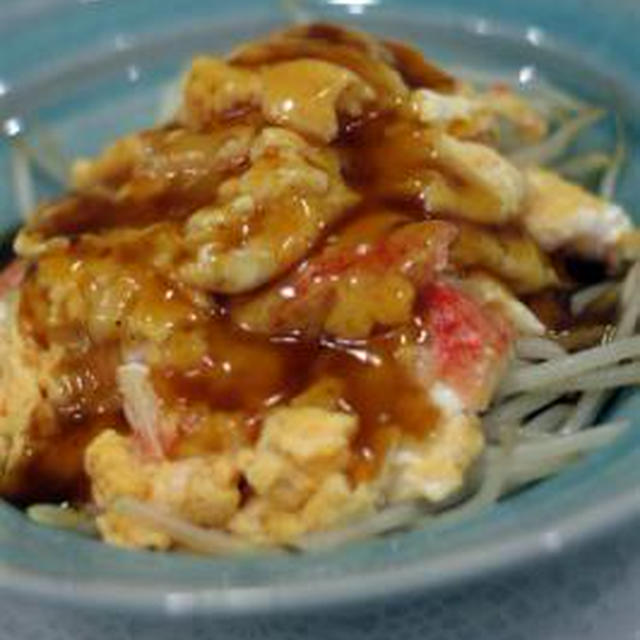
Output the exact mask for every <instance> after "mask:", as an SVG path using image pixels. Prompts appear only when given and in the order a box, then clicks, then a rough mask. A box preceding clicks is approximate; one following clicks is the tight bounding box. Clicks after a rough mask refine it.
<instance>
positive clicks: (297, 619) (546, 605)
mask: <svg viewBox="0 0 640 640" xmlns="http://www.w3.org/2000/svg"><path fill="white" fill-rule="evenodd" d="M103 638H104V639H108V640H133V639H135V640H176V639H179V640H190V639H199V640H204V639H213V640H218V639H224V640H236V639H237V640H249V639H253V640H258V639H259V640H270V639H271V638H277V639H279V640H298V639H302V638H304V639H305V640H309V639H311V640H313V639H318V640H319V639H320V638H322V640H329V639H334V638H335V639H337V640H343V639H344V640H347V639H348V640H365V639H366V640H379V639H383V638H384V639H389V638H402V640H414V639H415V640H417V639H420V640H425V639H430V638H435V639H437V640H454V639H455V640H462V639H464V640H485V639H486V640H489V639H491V640H533V639H534V638H535V639H538V638H544V639H545V640H556V639H557V640H571V639H573V638H580V640H602V639H604V638H606V640H640V521H634V522H631V523H629V524H628V525H626V526H625V527H624V528H623V529H620V530H618V531H616V532H615V533H613V534H610V535H607V536H606V537H602V538H599V539H597V540H594V541H592V542H589V543H586V544H584V545H582V546H581V547H580V548H577V549H571V550H567V551H565V552H564V553H561V554H559V555H558V556H556V557H554V558H552V559H551V560H545V561H544V562H541V563H540V562H539V563H532V564H529V565H527V566H525V567H522V568H519V569H516V570H511V571H507V572H502V573H500V574H498V575H494V576H490V577H485V578H483V579H482V580H479V581H476V582H474V583H471V584H467V585H465V586H462V587H458V588H455V589H450V590H448V591H447V592H445V593H436V594H434V593H432V594H430V595H429V594H427V595H423V596H420V597H415V598H412V599H410V600H406V599H405V600H403V601H395V602H383V603H374V604H371V605H368V606H361V607H359V608H358V609H349V610H337V611H333V612H325V613H322V614H308V615H303V614H297V615H292V616H288V617H278V618H262V619H257V620H256V619H252V620H233V621H222V622H219V621H215V620H207V619H206V618H200V619H195V618H194V619H182V620H180V621H172V620H169V621H167V620H158V619H156V620H153V619H148V618H147V619H145V618H139V617H138V618H136V617H131V616H128V615H117V614H113V613H109V614H107V613H100V614H95V613H94V614H91V613H85V612H82V613H79V612H77V611H70V610H64V609H57V608H51V607H42V606H39V605H37V604H35V603H28V602H17V601H14V600H12V599H7V598H6V596H4V597H0V639H2V640H5V639H7V640H9V639H11V640H14V639H15V640H23V639H24V640H31V639H33V640H36V639H37V640H102V639H103Z"/></svg>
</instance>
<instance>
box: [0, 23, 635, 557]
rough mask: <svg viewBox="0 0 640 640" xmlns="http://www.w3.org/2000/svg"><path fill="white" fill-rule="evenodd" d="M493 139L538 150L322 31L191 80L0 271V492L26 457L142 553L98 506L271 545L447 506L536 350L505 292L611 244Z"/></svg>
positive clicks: (134, 528) (525, 315)
mask: <svg viewBox="0 0 640 640" xmlns="http://www.w3.org/2000/svg"><path fill="white" fill-rule="evenodd" d="M505 127H511V128H512V129H514V130H516V132H517V134H518V136H519V138H520V139H522V140H527V141H535V140H539V139H540V138H541V137H543V136H544V135H545V134H546V133H547V121H546V119H545V118H544V117H543V115H541V114H540V113H538V112H537V111H536V110H535V109H534V108H533V107H531V106H530V105H528V104H527V103H526V102H524V101H523V100H522V99H521V98H519V97H518V96H517V95H515V94H514V93H513V92H511V91H508V90H506V89H505V88H504V87H498V86H496V87H493V88H491V89H489V90H487V91H484V92H476V91H473V90H472V89H471V88H469V87H465V86H464V85H462V84H461V83H458V82H456V81H455V80H454V79H453V78H451V77H450V76H448V75H447V74H446V73H444V72H442V71H440V70H439V69H437V68H436V67H434V66H433V65H431V64H429V63H427V62H426V61H425V60H423V59H422V57H421V55H420V54H419V53H418V52H416V51H414V50H412V49H410V48H409V47H406V46H405V45H400V44H397V43H391V42H383V41H378V40H377V39H374V38H372V37H369V36H366V35H364V34H359V33H354V32H350V31H347V30H345V29H340V28H337V27H332V26H330V25H309V26H301V27H295V28H293V29H289V30H286V31H283V32H280V33H276V34H274V35H272V36H269V37H267V38H266V39H264V40H260V41H257V42H253V43H249V44H248V45H246V46H244V47H242V48H240V49H238V50H237V51H235V52H233V53H232V54H231V55H230V56H229V57H228V58H226V59H219V58H213V57H205V56H202V57H198V58H196V59H195V60H194V61H193V63H192V65H191V67H190V69H189V70H188V72H187V73H186V75H185V77H184V79H183V85H182V103H181V106H180V108H179V110H178V112H177V113H176V114H175V118H174V119H173V120H172V121H171V122H169V123H167V124H166V125H164V126H162V127H158V128H155V129H151V130H148V131H143V132H140V133H136V134H132V135H129V136H126V137H124V138H122V139H121V140H119V141H117V142H115V143H114V144H113V145H111V146H110V147H108V148H107V149H105V150H104V151H103V152H102V153H101V154H100V155H99V156H97V157H96V158H93V159H81V160H79V161H77V162H76V163H75V165H74V167H73V172H72V173H73V176H72V183H73V192H72V193H70V194H67V195H66V196H63V197H61V198H59V199H58V200H55V201H52V202H48V203H44V204H43V205H41V206H40V207H39V209H38V210H37V211H36V213H35V216H34V217H33V219H32V220H31V221H30V222H29V224H28V225H26V227H25V229H23V230H22V231H21V233H20V234H19V236H18V239H17V241H16V245H15V247H16V251H17V253H18V254H19V255H21V256H22V258H23V259H24V260H26V261H28V265H29V269H27V271H26V275H25V274H24V273H22V275H24V281H22V275H21V277H20V278H19V279H12V278H11V277H10V276H11V272H5V274H3V275H0V294H1V296H2V300H1V302H0V305H1V306H0V312H1V313H2V317H1V318H0V491H2V493H3V494H6V495H9V496H12V495H17V494H20V496H24V495H27V496H28V495H31V494H30V493H29V491H30V490H32V493H33V492H34V491H33V490H34V489H35V490H37V491H44V490H46V489H47V487H43V486H38V487H35V488H34V487H33V486H30V485H29V482H28V478H27V476H29V474H28V473H26V472H25V473H24V474H23V475H24V476H25V477H22V475H21V473H22V472H23V471H24V470H25V469H28V465H29V464H35V463H34V461H36V462H37V460H38V454H39V453H40V452H42V451H45V452H46V451H48V452H49V453H50V455H49V458H48V460H49V463H48V464H49V466H48V468H47V473H49V474H51V473H53V476H54V477H53V479H54V480H56V477H55V474H56V472H58V473H59V474H60V475H61V476H62V477H63V478H66V479H67V480H68V479H69V478H67V477H66V476H65V474H67V475H69V476H70V480H71V481H72V482H67V483H66V484H64V485H60V486H65V487H69V486H75V485H78V484H82V486H84V480H86V479H88V481H89V488H90V493H91V496H90V498H87V496H84V495H82V494H81V493H69V495H68V496H67V495H66V494H65V499H66V498H67V497H68V499H69V500H71V501H74V500H77V501H80V502H82V501H85V500H87V499H89V500H90V501H91V503H92V506H93V507H94V508H95V509H97V512H98V516H97V525H98V528H99V530H100V533H101V535H102V536H103V538H104V539H105V540H106V541H108V542H110V543H113V544H116V545H120V546H126V547H130V548H151V549H162V550H166V549H172V548H176V547H177V546H179V544H180V541H179V540H177V539H175V537H173V536H172V534H171V533H169V532H168V531H167V530H165V529H164V528H163V527H162V526H160V525H159V524H156V525H151V524H149V522H145V521H143V520H144V519H142V520H141V519H139V518H137V517H136V516H135V515H134V514H132V513H125V512H123V511H122V510H121V509H120V508H119V506H118V505H119V504H121V503H122V500H123V499H126V498H131V499H135V500H137V501H139V502H142V503H145V505H146V506H148V507H149V508H151V509H157V510H158V511H159V512H161V513H163V514H164V515H165V516H166V517H169V518H174V519H176V520H177V521H179V522H182V523H187V524H189V525H192V526H194V527H199V528H201V530H203V531H204V532H206V530H217V531H221V532H224V533H225V534H227V535H228V534H232V535H235V536H237V537H239V538H242V539H246V540H249V541H253V542H256V543H260V544H263V543H265V544H284V545H287V544H291V543H295V541H296V540H298V539H299V538H300V537H301V536H304V535H305V534H308V533H312V532H316V531H323V530H327V529H330V528H333V527H340V526H343V525H345V524H348V523H351V522H353V521H357V520H358V519H362V518H366V517H367V516H370V515H372V514H375V513H376V512H378V511H379V510H380V509H384V508H385V507H387V506H388V505H391V504H394V503H397V502H402V501H413V500H422V501H427V502H429V503H431V504H434V505H440V506H445V505H447V504H449V503H450V502H452V501H453V500H455V499H457V498H459V497H460V496H462V495H463V494H464V493H465V491H466V490H467V489H468V486H469V478H470V476H471V475H472V474H473V471H474V469H475V467H476V464H477V463H478V461H479V460H480V459H481V456H482V453H483V450H484V446H485V440H484V434H483V429H482V424H481V418H480V415H481V414H482V412H483V411H485V410H486V409H487V407H488V406H489V404H490V402H491V400H492V398H493V397H494V395H495V392H496V389H497V387H498V385H499V384H500V382H501V379H502V377H503V375H504V373H505V371H506V369H507V366H508V364H509V361H510V359H511V355H512V346H513V343H514V340H515V339H516V338H517V337H518V336H519V335H543V334H544V333H545V326H544V325H543V324H542V322H541V321H540V320H539V319H538V318H537V317H536V316H535V315H534V313H533V312H532V311H531V310H530V309H529V308H528V307H527V306H526V304H525V303H524V302H523V300H524V299H526V298H524V297H523V296H526V295H528V294H535V293H538V292H541V291H545V290H554V289H558V288H562V287H566V286H567V282H566V281H565V280H563V278H564V276H563V273H562V269H558V270H556V268H555V267H554V261H553V260H552V259H551V256H550V255H549V254H550V252H552V251H556V250H558V249H563V250H566V251H567V252H569V253H572V254H579V255H583V256H587V257H591V258H609V257H610V254H612V253H614V252H616V251H617V250H618V247H619V244H620V242H621V239H624V237H625V236H626V235H627V232H628V231H629V229H630V228H631V226H630V222H629V220H628V218H627V216H626V214H625V213H624V211H623V210H622V209H621V208H619V207H617V206H616V205H613V204H611V203H609V202H605V201H604V200H602V199H600V198H597V197H596V196H593V195H591V194H589V193H587V192H586V191H584V190H582V189H581V188H579V187H578V186H576V185H573V184H570V183H568V182H566V181H564V180H562V179H561V178H560V177H558V176H557V175H555V174H553V173H551V172H550V171H547V170H545V169H541V168H528V169H522V168H519V167H517V166H515V165H514V164H512V163H511V162H510V161H509V160H508V159H507V158H506V157H505V156H504V155H503V154H502V153H501V152H500V150H499V145H498V144H497V141H498V139H499V137H500V135H501V132H502V130H503V129H504V128H505ZM5 280H7V281H8V280H11V282H10V283H9V286H7V287H5V286H4V284H6V283H5V282H4V281H5ZM14 289H19V291H14ZM521 297H523V298H522V299H521ZM18 307H19V308H18ZM52 460H53V463H51V461H52ZM69 461H71V463H69ZM73 462H75V463H76V464H78V465H81V469H82V472H79V473H77V474H76V475H74V469H75V467H74V466H73ZM67 463H69V468H70V469H71V471H69V470H68V469H66V466H67ZM58 467H59V469H58ZM36 471H37V469H36ZM34 477H35V476H34ZM44 477H49V476H47V475H46V474H45V476H44ZM73 481H76V482H75V485H74V482H73ZM78 481H80V482H78ZM20 491H22V493H20ZM37 491H35V493H36V494H37V495H40V494H39V493H37ZM69 491H70V492H71V489H69ZM174 535H175V534H174ZM203 535H204V534H203Z"/></svg>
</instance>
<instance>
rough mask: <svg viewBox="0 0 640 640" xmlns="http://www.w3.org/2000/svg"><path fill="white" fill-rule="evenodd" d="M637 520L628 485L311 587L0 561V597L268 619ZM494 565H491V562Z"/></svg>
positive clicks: (464, 574) (478, 569)
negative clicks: (84, 571) (174, 580)
mask: <svg viewBox="0 0 640 640" xmlns="http://www.w3.org/2000/svg"><path fill="white" fill-rule="evenodd" d="M638 517H640V492H639V491H638V487H637V486H631V487H628V488H627V489H626V490H624V491H622V492H620V493H619V494H618V495H617V496H616V498H615V499H614V500H612V501H611V502H604V503H598V504H593V505H589V506H588V507H585V508H582V509H580V510H578V511H577V512H576V511H573V512H569V513H568V514H567V515H565V516H563V517H561V518H559V519H556V520H554V521H553V523H552V524H550V525H541V526H538V527H536V528H534V529H533V530H530V531H529V532H528V533H526V534H522V533H519V532H513V533H509V534H508V535H506V536H505V537H500V539H493V540H486V541H484V542H481V543H479V544H477V545H474V546H472V547H470V548H467V549H464V550H458V549H454V550H451V551H448V552H445V553H441V554H439V555H438V556H437V557H435V558H425V559H424V560H423V561H421V562H416V563H414V564H411V565H408V566H403V567H399V568H394V569H393V570H384V569H380V570H376V571H375V572H372V573H370V574H367V580H366V581H365V582H363V580H362V575H361V574H358V573H356V574H353V575H346V576H339V577H331V578H328V579H325V580H322V579H319V580H315V581H314V582H313V584H306V585H300V584H297V583H296V584H293V585H291V586H288V585H282V584H278V585H269V586H261V587H224V588H213V589H206V588H189V589H178V590H171V588H170V587H166V586H159V587H156V586H154V585H149V584H145V585H143V586H132V585H130V584H127V583H126V582H121V581H118V580H115V579H110V580H109V581H102V582H96V581H92V580H90V579H77V578H70V579H68V581H66V582H62V581H60V580H59V579H57V578H55V577H51V576H44V575H38V574H37V573H35V572H30V571H25V570H20V569H15V568H12V567H10V566H7V565H6V564H4V563H3V564H0V592H4V593H6V594H7V595H11V596H16V597H18V598H29V599H33V598H36V599H38V600H41V604H56V605H60V604H63V605H65V606H67V607H70V608H74V609H75V608H93V609H97V610H104V611H113V610H117V611H120V612H128V613H143V614H156V615H157V614H161V615H165V616H169V617H184V616H195V615H215V616H216V617H219V618H237V617H240V616H243V617H246V616H249V615H255V616H258V615H271V614H278V613H285V612H290V611H292V610H296V611H298V612H300V611H313V610H317V609H321V608H326V607H339V606H348V605H354V604H362V603H364V602H368V603H370V602H374V601H376V600H380V599H382V598H393V597H398V596H402V595H406V594H409V593H411V594H412V595H414V596H415V595H417V594H420V593H421V594H425V593H429V592H431V591H433V590H435V589H442V588H445V587H448V586H452V585H453V584H456V585H460V584H462V583H465V582H470V581H472V580H473V579H476V578H478V577H479V576H480V575H483V576H486V575H489V574H496V573H500V572H504V571H506V570H513V569H516V568H518V567H521V566H523V565H525V564H527V563H529V562H531V561H532V560H534V559H540V560H543V561H544V560H547V559H549V558H552V557H553V556H555V555H557V554H558V553H561V552H562V551H563V550H564V549H565V548H566V547H568V546H570V545H571V546H572V547H577V546H579V545H581V544H585V543H587V542H589V541H591V540H593V539H595V538H598V537H601V536H603V535H604V534H606V533H608V532H611V531H612V530H614V529H616V528H619V527H620V526H621V525H624V524H626V523H628V522H630V521H632V520H634V519H636V518H638ZM497 557H499V558H500V560H499V561H498V562H496V558H497Z"/></svg>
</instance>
